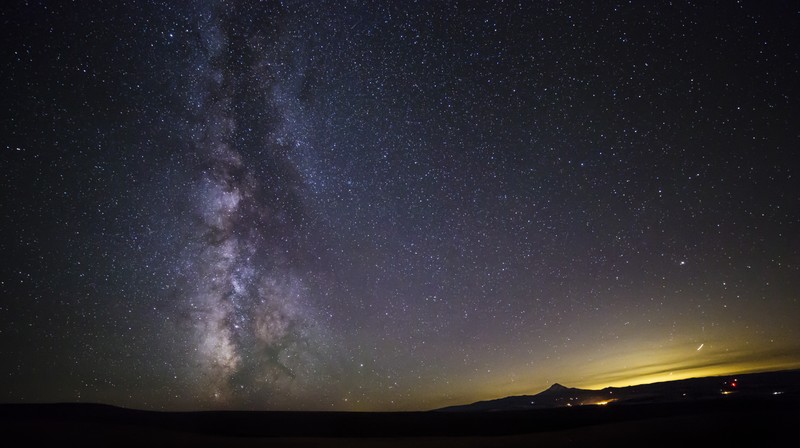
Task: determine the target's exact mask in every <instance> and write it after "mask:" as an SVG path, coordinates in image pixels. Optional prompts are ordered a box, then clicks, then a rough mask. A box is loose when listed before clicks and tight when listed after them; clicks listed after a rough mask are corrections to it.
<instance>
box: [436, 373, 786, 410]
mask: <svg viewBox="0 0 800 448" xmlns="http://www.w3.org/2000/svg"><path fill="white" fill-rule="evenodd" d="M786 393H789V394H800V370H788V371H781V372H766V373H751V374H745V375H728V376H717V377H704V378H691V379H686V380H677V381H668V382H662V383H651V384H641V385H637V386H628V387H607V388H605V389H600V390H590V389H577V388H574V387H565V386H562V385H561V384H558V383H555V384H553V385H552V386H550V388H548V389H546V390H544V391H542V392H540V393H538V394H535V395H518V396H512V397H505V398H498V399H495V400H487V401H479V402H476V403H472V404H467V405H459V406H450V407H446V408H442V409H439V410H440V411H448V412H465V411H481V412H492V411H522V410H533V409H549V408H559V407H573V406H586V405H607V404H608V405H611V404H613V405H617V406H618V405H621V404H624V403H628V404H630V403H646V402H649V403H664V402H674V401H691V400H699V399H712V398H719V397H722V396H734V395H735V396H738V397H742V396H748V397H769V396H773V395H776V394H778V395H780V394H786Z"/></svg>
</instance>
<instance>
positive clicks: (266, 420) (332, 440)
mask: <svg viewBox="0 0 800 448" xmlns="http://www.w3.org/2000/svg"><path fill="white" fill-rule="evenodd" d="M0 416H1V417H2V423H1V424H0V430H2V434H3V436H4V439H5V441H4V442H3V444H4V445H6V444H7V443H8V442H10V441H15V440H17V441H18V442H16V443H13V445H15V446H16V445H30V444H33V443H35V442H44V443H45V444H46V446H81V445H83V446H85V445H94V446H97V445H112V446H142V447H147V446H236V447H238V446H269V447H306V446H348V447H373V446H374V447H393V446H414V447H429V446H448V447H449V446H464V447H490V446H572V445H575V446H589V445H592V446H614V447H619V446H648V447H653V446H660V447H667V446H669V447H674V446H675V444H678V443H683V444H691V445H689V446H699V444H701V443H702V444H703V445H706V446H708V445H711V446H779V445H780V446H786V445H785V443H779V442H780V441H794V442H796V441H797V429H798V425H799V424H800V397H798V396H794V395H788V396H787V395H786V394H784V395H780V396H775V397H771V398H761V399H756V398H737V397H722V398H718V399H713V400H703V401H699V402H691V403H657V404H652V403H648V404H627V405H617V406H614V405H608V406H581V407H570V408H557V409H543V410H532V411H508V412H470V413H448V412H412V413H316V412H311V413H304V412H191V413H188V412H187V413H161V412H147V411H135V410H129V409H122V408H116V407H110V406H103V405H90V404H49V405H45V404H33V405H19V404H18V405H2V406H0ZM794 442H793V443H794ZM793 443H792V444H793ZM6 446H11V445H6Z"/></svg>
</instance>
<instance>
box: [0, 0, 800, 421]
mask: <svg viewBox="0 0 800 448" xmlns="http://www.w3.org/2000/svg"><path fill="white" fill-rule="evenodd" d="M0 19H1V20H2V22H1V23H2V24H3V26H2V27H0V39H2V40H1V41H0V42H1V43H2V45H0V48H2V49H3V51H4V57H3V59H2V60H3V63H2V64H0V76H2V79H3V80H4V82H3V83H0V97H2V98H3V101H2V111H3V119H2V120H0V136H1V137H2V145H0V157H2V158H0V166H2V170H0V230H1V231H0V254H2V257H3V262H2V263H0V354H2V356H3V362H2V363H0V378H2V381H0V384H2V385H3V386H0V401H4V402H5V401H8V402H30V401H49V402H52V401H92V402H102V403H110V404H116V405H122V406H130V407H136V408H146V409H188V410H195V409H219V408H224V409H277V410H296V409H297V410H299V409H304V410H308V409H315V410H410V409H431V408H434V407H438V406H444V405H450V404H462V403H465V402H470V401H476V400H482V399H489V398H495V397H499V396H504V395H511V394H531V393H536V392H538V391H540V390H542V389H544V388H546V387H547V386H549V385H550V384H552V383H554V382H558V383H560V384H564V385H567V386H574V387H604V386H608V385H617V386H622V385H626V384H633V383H643V382H651V381H661V380H666V379H677V378H686V377H692V376H703V375H716V374H720V375H721V374H728V373H733V372H746V371H758V370H773V369H783V368H794V367H798V366H800V342H798V341H800V326H798V325H797V322H798V319H797V316H800V296H798V291H800V246H798V240H797V235H800V203H799V202H798V201H799V199H798V194H797V191H798V183H797V179H798V162H797V157H796V153H797V148H800V135H798V132H797V130H798V129H800V121H798V119H799V117H800V84H799V83H798V82H797V79H800V45H799V44H798V43H800V34H798V33H800V22H799V20H800V11H798V6H797V4H796V2H756V1H752V2H750V1H741V2H729V3H723V4H717V3H715V2H688V1H675V2H668V3H665V2H618V3H615V2H584V1H574V2H571V1H560V2H549V1H548V2H540V1H530V2H527V1H526V2H484V3H480V2H461V1H430V2H411V1H399V0H398V1H392V0H376V1H374V2H373V1H370V2H360V1H348V0H342V1H339V0H337V1H325V0H319V1H309V2H304V1H246V0H245V1H214V0H208V1H203V2H192V3H191V4H182V3H180V2H172V1H164V2H160V1H152V2H129V3H128V2H102V1H101V2H91V3H87V2H78V4H72V3H67V2H36V1H28V2H17V3H13V2H12V3H9V5H8V6H6V5H4V8H2V10H0Z"/></svg>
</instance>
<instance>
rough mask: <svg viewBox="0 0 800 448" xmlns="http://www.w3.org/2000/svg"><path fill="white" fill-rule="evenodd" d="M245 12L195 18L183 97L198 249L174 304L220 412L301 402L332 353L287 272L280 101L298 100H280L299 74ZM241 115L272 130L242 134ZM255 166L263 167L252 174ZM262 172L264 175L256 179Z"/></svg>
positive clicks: (274, 35)
mask: <svg viewBox="0 0 800 448" xmlns="http://www.w3.org/2000/svg"><path fill="white" fill-rule="evenodd" d="M274 13H275V12H274V11H272V10H266V11H261V14H263V20H264V22H265V23H271V22H274V20H275V19H274V18H273V17H270V15H271V14H274ZM244 14H246V13H243V12H241V11H238V10H237V9H236V8H235V7H233V6H231V7H225V6H222V5H216V6H212V7H211V8H209V9H208V10H207V11H200V12H199V13H198V17H199V18H200V21H201V23H200V24H199V30H198V36H199V38H200V39H199V40H200V43H201V45H199V46H198V47H199V48H197V49H196V51H197V55H196V59H195V60H194V61H193V63H194V66H192V67H191V69H192V70H193V71H194V74H193V83H192V84H191V85H190V88H191V89H190V91H189V92H190V94H189V95H188V98H189V99H190V104H189V105H188V106H190V109H189V110H191V111H192V112H193V113H194V115H193V116H192V117H190V118H193V119H195V121H196V122H195V123H194V127H193V128H192V141H193V143H194V145H195V148H196V150H197V154H198V156H199V158H200V159H201V160H202V162H201V165H200V169H199V173H198V174H199V178H198V179H197V180H196V185H195V186H194V187H193V190H194V194H193V199H194V200H195V201H196V204H195V205H196V210H195V214H196V215H197V216H196V217H197V218H199V220H198V224H197V229H196V234H195V236H196V239H195V240H194V241H193V244H192V245H191V251H190V253H188V254H187V259H186V265H185V266H186V271H185V272H184V273H183V274H185V275H186V276H187V277H188V284H189V285H191V286H190V287H188V288H187V290H186V291H185V297H182V300H184V301H185V303H184V304H183V305H184V306H186V307H188V309H189V312H190V315H191V320H192V322H191V326H192V329H193V331H194V341H195V342H194V343H195V344H196V349H195V352H196V356H197V362H198V364H199V369H198V371H197V373H198V374H199V378H198V381H199V383H198V386H199V387H200V388H201V390H205V391H206V392H207V393H208V394H209V395H210V396H213V398H214V399H216V400H219V401H220V402H222V403H225V402H227V401H229V400H232V399H234V398H235V399H236V401H239V402H241V401H245V402H247V401H251V402H254V403H258V402H263V401H264V400H267V399H275V398H274V397H273V396H271V395H275V394H276V393H282V392H285V391H286V390H287V389H288V390H292V392H293V393H294V394H300V393H302V392H303V391H304V389H305V388H307V387H308V384H307V383H308V382H309V381H313V382H317V381H319V380H320V379H321V378H322V377H323V374H322V372H320V371H319V369H320V368H321V367H320V366H318V365H317V364H318V363H320V362H322V359H321V358H320V356H321V352H322V351H324V350H323V347H322V345H323V344H324V343H329V341H327V342H325V341H321V340H319V336H320V335H321V334H322V332H323V331H324V329H323V328H321V326H320V323H319V322H317V320H316V319H315V318H314V312H313V310H311V309H310V305H309V303H308V301H307V297H306V294H307V288H306V287H305V285H304V284H303V282H302V279H301V278H299V277H298V275H297V274H296V273H295V272H294V266H295V264H296V263H294V261H296V260H295V258H296V257H297V249H296V246H297V238H298V236H299V234H300V233H299V230H302V219H303V217H302V215H301V214H302V204H301V203H300V197H299V196H298V195H297V192H296V191H294V189H300V188H303V186H302V185H300V184H299V181H298V180H296V177H297V176H294V177H295V179H293V178H292V177H293V176H292V174H291V173H292V167H291V162H290V161H289V160H288V157H289V156H290V153H291V151H292V149H293V147H294V146H295V142H296V140H297V138H298V137H297V136H295V135H293V134H292V133H291V131H289V130H287V129H286V125H285V122H286V120H285V115H286V114H287V113H290V110H291V104H287V102H290V101H293V100H294V101H298V99H297V98H291V97H290V98H286V95H285V94H284V92H285V91H286V90H287V87H286V86H287V84H291V83H292V82H294V79H295V78H302V76H303V73H302V67H296V65H297V64H298V61H297V60H295V59H294V58H293V57H292V53H289V54H280V52H277V53H276V52H271V51H265V46H266V45H270V47H271V49H274V48H275V47H276V46H277V45H276V44H275V43H274V42H273V41H272V40H274V39H277V40H280V39H285V37H284V36H281V35H280V34H279V32H270V30H263V29H260V28H258V27H256V26H255V25H253V21H254V20H256V19H254V18H253V17H252V16H247V17H246V19H245V18H243V15H244ZM287 67H288V68H287ZM250 113H255V114H256V115H257V116H258V117H259V118H261V119H265V118H266V119H269V122H268V123H254V125H255V126H257V128H256V129H253V128H250V127H248V126H250V125H253V123H252V121H253V120H252V118H250V117H248V116H247V114H250ZM253 153H255V154H253ZM256 156H257V157H258V158H259V160H261V162H262V163H264V161H266V164H267V165H270V166H269V167H267V168H264V167H263V166H261V167H259V166H258V165H257V164H256V163H255V162H254V161H253V160H252V159H253V158H254V157H256ZM275 165H277V167H276V166H275ZM259 169H262V171H260V172H261V173H264V172H265V171H263V170H265V169H269V170H270V171H269V172H268V174H267V176H266V177H264V176H261V177H260V178H259V176H258V174H259V171H258V170H259ZM287 173H288V174H287ZM276 176H278V177H277V178H275V177H276ZM312 371H313V374H314V376H311V375H309V372H312Z"/></svg>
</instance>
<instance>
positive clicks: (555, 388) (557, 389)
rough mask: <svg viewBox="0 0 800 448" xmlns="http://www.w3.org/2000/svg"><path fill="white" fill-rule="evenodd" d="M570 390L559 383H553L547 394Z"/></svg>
mask: <svg viewBox="0 0 800 448" xmlns="http://www.w3.org/2000/svg"><path fill="white" fill-rule="evenodd" d="M567 389H569V388H568V387H564V386H562V385H560V384H558V383H553V385H552V386H550V387H549V388H548V389H547V390H546V391H545V392H562V391H565V390H567Z"/></svg>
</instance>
